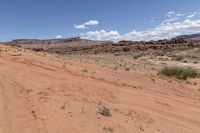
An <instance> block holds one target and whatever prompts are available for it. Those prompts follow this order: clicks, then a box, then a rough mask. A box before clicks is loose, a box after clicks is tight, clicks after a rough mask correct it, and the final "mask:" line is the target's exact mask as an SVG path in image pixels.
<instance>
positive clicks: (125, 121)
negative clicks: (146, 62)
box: [0, 46, 200, 133]
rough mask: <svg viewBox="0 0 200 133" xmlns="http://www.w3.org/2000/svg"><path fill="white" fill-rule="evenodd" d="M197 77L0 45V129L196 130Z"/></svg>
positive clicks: (25, 132) (199, 119)
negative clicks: (171, 77)
mask: <svg viewBox="0 0 200 133" xmlns="http://www.w3.org/2000/svg"><path fill="white" fill-rule="evenodd" d="M86 70H87V71H86ZM195 82H196V83H197V85H193V84H189V83H178V82H172V83H169V82H168V81H167V80H162V79H159V78H156V77H154V80H152V78H150V77H149V76H146V75H143V74H139V73H136V72H126V71H120V70H112V69H109V68H105V67H101V66H98V65H95V64H86V63H84V62H82V61H79V60H70V59H62V58H60V57H56V56H54V55H48V54H43V53H34V52H31V51H28V50H19V49H14V48H11V47H6V46H0V133H106V132H108V133H109V132H114V133H140V132H145V133H199V132H200V91H199V90H200V81H199V79H196V81H195ZM102 106H106V107H108V108H110V110H111V111H112V116H111V117H104V116H102V115H100V114H99V113H98V111H99V108H101V107H102ZM105 128H112V129H113V131H112V130H110V131H109V130H106V129H105Z"/></svg>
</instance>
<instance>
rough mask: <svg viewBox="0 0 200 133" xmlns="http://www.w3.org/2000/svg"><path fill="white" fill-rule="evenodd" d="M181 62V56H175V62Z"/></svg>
mask: <svg viewBox="0 0 200 133" xmlns="http://www.w3.org/2000/svg"><path fill="white" fill-rule="evenodd" d="M182 60H184V58H183V56H177V57H176V58H175V61H182Z"/></svg>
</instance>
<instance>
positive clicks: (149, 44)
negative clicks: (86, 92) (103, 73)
mask: <svg viewBox="0 0 200 133" xmlns="http://www.w3.org/2000/svg"><path fill="white" fill-rule="evenodd" d="M6 44H8V45H12V46H18V47H22V48H28V49H32V50H36V51H47V52H56V53H70V52H72V53H73V52H83V53H101V52H102V53H106V52H109V53H115V52H131V51H138V50H165V49H171V48H174V47H178V46H184V47H186V48H187V47H200V41H197V40H195V41H194V40H188V39H184V38H181V37H177V38H173V39H171V40H166V39H164V40H158V41H120V42H118V43H114V42H111V41H92V40H85V39H81V38H79V37H77V38H69V39H49V40H34V39H33V40H32V39H29V40H27V39H21V40H13V41H11V42H7V43H6Z"/></svg>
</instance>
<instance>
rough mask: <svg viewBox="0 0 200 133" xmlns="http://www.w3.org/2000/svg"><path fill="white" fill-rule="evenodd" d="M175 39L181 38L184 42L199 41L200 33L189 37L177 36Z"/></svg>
mask: <svg viewBox="0 0 200 133" xmlns="http://www.w3.org/2000/svg"><path fill="white" fill-rule="evenodd" d="M177 38H183V39H185V40H200V33H198V34H191V35H181V36H178V37H177Z"/></svg>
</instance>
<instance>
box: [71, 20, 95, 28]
mask: <svg viewBox="0 0 200 133" xmlns="http://www.w3.org/2000/svg"><path fill="white" fill-rule="evenodd" d="M98 24H99V21H97V20H90V21H87V22H85V23H84V24H80V25H76V24H74V28H75V29H88V28H89V27H90V26H94V25H98Z"/></svg>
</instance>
